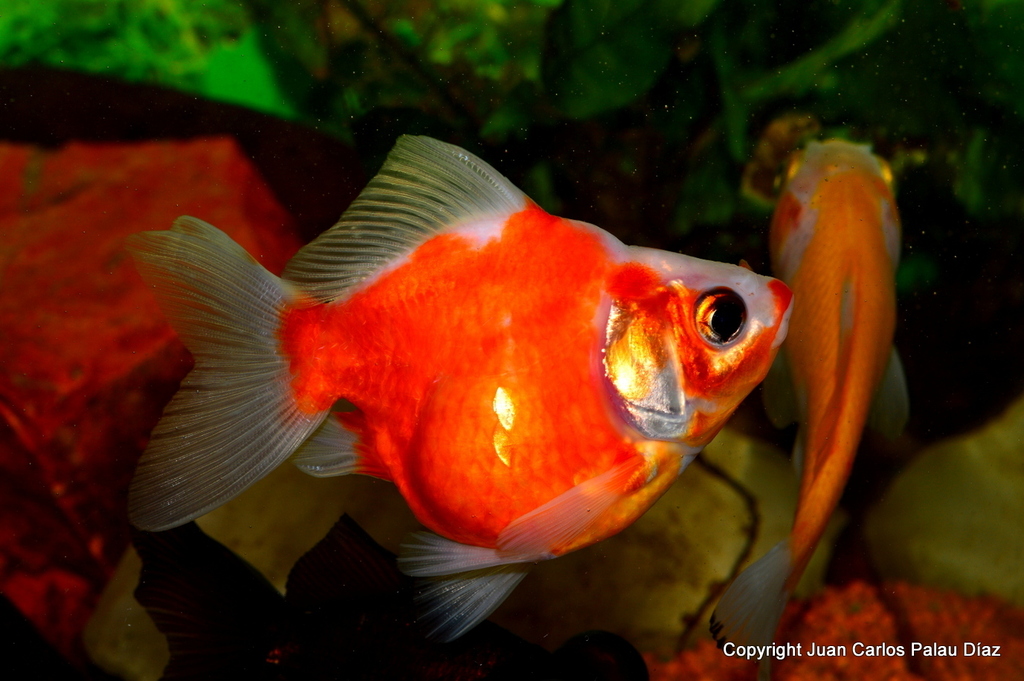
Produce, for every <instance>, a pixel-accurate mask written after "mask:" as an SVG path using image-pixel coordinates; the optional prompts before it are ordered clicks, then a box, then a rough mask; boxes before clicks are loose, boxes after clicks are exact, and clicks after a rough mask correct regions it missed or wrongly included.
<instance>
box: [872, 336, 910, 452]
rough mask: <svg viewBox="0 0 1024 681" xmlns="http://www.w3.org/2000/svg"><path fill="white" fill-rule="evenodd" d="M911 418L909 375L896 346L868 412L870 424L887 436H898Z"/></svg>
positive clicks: (890, 355)
mask: <svg viewBox="0 0 1024 681" xmlns="http://www.w3.org/2000/svg"><path fill="white" fill-rule="evenodd" d="M908 418H910V394H909V392H908V391H907V377H906V375H905V374H904V373H903V362H901V361H900V355H899V353H898V352H896V348H893V349H892V352H891V353H890V354H889V362H888V364H886V365H885V373H884V374H883V375H882V382H881V384H879V386H878V390H877V391H876V392H875V399H874V401H873V402H872V403H871V412H870V413H869V414H868V425H869V426H870V427H871V428H872V429H874V430H876V431H877V432H879V433H881V434H882V435H884V436H885V437H887V438H890V439H891V438H894V437H898V436H899V434H900V433H902V432H903V427H904V426H906V425H907V419H908Z"/></svg>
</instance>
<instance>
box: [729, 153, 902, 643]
mask: <svg viewBox="0 0 1024 681" xmlns="http://www.w3.org/2000/svg"><path fill="white" fill-rule="evenodd" d="M770 238H771V254H772V264H773V268H774V270H775V272H776V273H777V274H778V276H780V277H781V278H782V279H783V281H785V282H786V283H787V284H789V286H790V287H791V288H792V290H793V294H794V306H793V313H792V316H791V318H790V327H789V335H788V337H787V341H786V343H785V345H784V346H783V349H782V352H780V359H779V361H778V362H777V365H776V368H773V370H772V375H771V376H770V379H769V380H768V381H766V383H765V388H764V390H765V404H766V407H767V408H768V411H769V415H770V416H771V417H772V420H773V421H775V422H776V425H779V426H782V425H786V424H787V423H790V422H792V421H794V420H796V421H798V422H799V424H800V432H799V434H798V436H797V444H796V447H795V453H794V459H795V463H796V464H797V466H798V468H800V469H801V481H800V494H799V498H798V502H797V511H796V517H795V520H794V523H793V530H792V533H791V535H790V537H789V539H788V541H786V542H783V543H782V544H780V545H779V546H777V547H776V548H775V549H773V550H772V551H771V552H769V554H767V555H766V556H765V557H764V558H763V559H762V560H761V561H759V562H758V563H755V564H754V565H752V566H751V567H750V568H748V569H747V570H746V571H745V572H744V573H743V574H741V575H740V577H739V578H737V580H736V582H735V583H734V586H732V587H730V589H729V591H727V592H726V594H725V595H724V596H723V597H722V601H721V602H720V604H719V606H718V608H717V610H716V613H715V615H714V618H713V619H714V624H713V628H714V629H715V634H716V637H717V638H719V639H720V640H724V639H726V638H727V639H729V640H731V641H733V642H736V643H753V644H761V645H764V644H767V643H769V642H770V641H771V637H772V636H773V635H774V633H775V628H776V626H777V624H778V618H779V616H780V615H781V610H782V607H783V606H784V605H785V602H786V600H787V599H788V596H789V594H791V593H792V592H793V590H794V589H795V588H796V585H797V583H798V582H799V580H800V577H801V575H802V574H803V572H804V569H805V568H806V566H807V563H808V561H809V560H810V558H811V555H812V554H813V552H814V548H815V547H816V546H817V543H818V541H819V540H820V538H821V536H822V534H823V532H824V531H825V528H826V526H827V524H828V521H829V518H830V517H831V514H832V511H833V510H834V509H835V507H836V505H837V504H838V502H839V498H840V496H841V495H842V491H843V488H844V486H845V485H846V480H847V478H848V477H849V474H850V470H851V468H852V465H853V459H854V457H855V455H856V453H857V447H858V445H859V443H860V438H861V432H862V431H863V429H864V426H865V424H867V423H868V421H869V416H871V415H872V413H873V412H872V403H873V402H877V403H878V405H877V406H876V407H875V411H874V413H875V416H874V417H873V419H872V420H873V422H874V423H876V424H877V425H878V426H879V428H880V429H881V430H883V431H885V432H887V433H889V434H894V433H895V432H898V431H899V430H900V429H902V426H903V423H904V422H905V420H906V402H907V399H906V387H905V383H904V381H903V378H902V369H901V368H900V366H899V361H898V359H897V358H896V356H895V354H894V351H893V350H892V339H893V333H894V331H895V326H896V293H895V269H896V265H897V264H898V261H899V243H900V224H899V219H898V217H897V213H896V205H895V200H894V199H893V195H892V189H891V177H890V171H889V170H888V167H887V166H885V165H884V162H882V161H880V160H879V159H877V158H876V157H875V156H873V155H872V154H871V153H870V150H869V149H868V147H866V146H861V145H855V144H850V143H848V142H843V141H839V140H832V141H828V142H825V143H815V142H812V143H811V144H810V145H808V148H807V149H806V151H805V152H804V153H803V155H802V156H801V157H798V158H797V159H796V160H795V161H794V162H793V164H792V165H791V167H790V171H789V177H788V180H787V183H786V186H785V188H784V190H783V194H782V196H781V198H780V200H779V203H778V205H777V207H776V210H775V215H774V217H773V220H772V227H771V237H770Z"/></svg>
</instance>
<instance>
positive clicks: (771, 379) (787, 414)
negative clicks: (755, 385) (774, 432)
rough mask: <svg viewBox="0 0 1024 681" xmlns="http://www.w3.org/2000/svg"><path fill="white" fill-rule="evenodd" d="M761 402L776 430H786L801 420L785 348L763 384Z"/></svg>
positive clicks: (777, 357)
mask: <svg viewBox="0 0 1024 681" xmlns="http://www.w3.org/2000/svg"><path fill="white" fill-rule="evenodd" d="M761 402H762V404H764V411H765V413H766V414H768V420H769V421H771V422H772V425H773V426H775V427H776V428H785V427H786V426H788V425H789V424H791V423H796V422H797V421H798V420H799V419H800V407H799V405H798V403H797V396H796V389H795V388H794V387H793V374H792V371H791V370H790V367H789V353H788V352H786V348H785V347H783V348H782V350H780V351H779V354H777V355H775V361H774V362H772V366H771V368H770V369H769V370H768V375H767V376H765V378H764V381H763V382H762V383H761Z"/></svg>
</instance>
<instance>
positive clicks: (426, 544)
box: [398, 532, 550, 577]
mask: <svg viewBox="0 0 1024 681" xmlns="http://www.w3.org/2000/svg"><path fill="white" fill-rule="evenodd" d="M401 548H402V551H401V553H400V554H399V556H398V569H399V570H401V571H402V572H403V573H404V574H407V575H409V576H410V577H439V576H442V575H450V574H455V573H459V572H468V571H470V570H481V569H484V568H491V567H497V566H499V565H508V564H510V563H533V562H536V561H539V560H545V559H546V558H550V556H547V555H538V556H525V555H523V556H512V555H509V554H507V553H504V552H502V551H499V550H498V549H492V548H488V547H485V546H472V545H470V544H461V543H459V542H457V541H452V540H451V539H445V538H444V537H441V536H439V535H436V534H434V533H433V532H413V533H412V534H411V535H409V537H408V538H407V539H406V540H405V542H403V543H402V547H401Z"/></svg>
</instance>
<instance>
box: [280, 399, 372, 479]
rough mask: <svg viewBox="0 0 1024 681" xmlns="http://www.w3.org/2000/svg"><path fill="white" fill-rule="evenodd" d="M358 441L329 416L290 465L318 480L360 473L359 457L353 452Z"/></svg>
mask: <svg viewBox="0 0 1024 681" xmlns="http://www.w3.org/2000/svg"><path fill="white" fill-rule="evenodd" d="M358 439H359V438H358V437H357V436H356V435H355V433H352V432H350V431H348V430H347V429H345V427H344V426H342V425H341V422H340V421H339V420H338V417H336V416H335V415H333V414H331V415H330V416H328V417H327V418H326V419H325V420H324V422H323V424H321V426H320V427H319V428H317V429H316V430H315V431H314V432H313V435H312V436H310V438H309V439H308V440H306V441H305V442H303V443H302V445H300V446H299V448H298V449H297V450H296V451H295V456H294V458H293V459H292V463H294V464H295V466H296V467H297V468H298V469H299V470H301V471H302V472H304V473H307V474H309V475H312V476H315V477H318V478H328V477H333V476H336V475H348V474H350V473H356V472H358V471H359V455H358V454H356V450H355V445H356V442H357V441H358Z"/></svg>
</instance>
